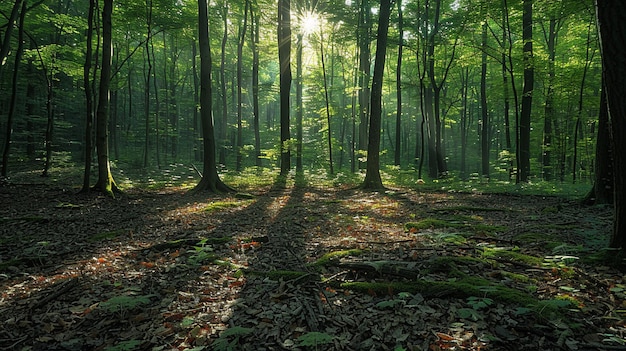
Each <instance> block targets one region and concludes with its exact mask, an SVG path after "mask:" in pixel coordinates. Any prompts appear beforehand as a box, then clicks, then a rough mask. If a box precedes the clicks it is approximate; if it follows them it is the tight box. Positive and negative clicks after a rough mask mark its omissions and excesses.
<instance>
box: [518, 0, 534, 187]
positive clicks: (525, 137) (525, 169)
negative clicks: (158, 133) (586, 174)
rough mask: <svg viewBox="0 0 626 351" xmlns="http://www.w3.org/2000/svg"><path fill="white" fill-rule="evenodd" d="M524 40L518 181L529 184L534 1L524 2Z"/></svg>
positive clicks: (525, 0) (526, 0)
mask: <svg viewBox="0 0 626 351" xmlns="http://www.w3.org/2000/svg"><path fill="white" fill-rule="evenodd" d="M522 26H523V32H522V38H523V40H524V49H523V52H524V58H523V61H524V87H523V90H522V112H521V114H520V118H519V126H518V127H519V131H518V134H519V143H518V177H519V178H518V179H519V181H520V182H528V180H529V177H530V116H531V112H532V111H531V109H532V102H533V89H534V82H535V69H534V62H533V1H532V0H524V11H523V14H522Z"/></svg>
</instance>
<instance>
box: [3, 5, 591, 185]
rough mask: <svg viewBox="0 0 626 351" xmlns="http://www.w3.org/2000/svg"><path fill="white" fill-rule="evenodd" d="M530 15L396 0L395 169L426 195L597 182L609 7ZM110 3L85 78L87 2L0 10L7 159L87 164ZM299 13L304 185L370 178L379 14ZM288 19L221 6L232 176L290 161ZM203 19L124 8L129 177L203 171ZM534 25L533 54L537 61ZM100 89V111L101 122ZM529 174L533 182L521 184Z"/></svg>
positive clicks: (374, 8)
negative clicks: (481, 183) (282, 73)
mask: <svg viewBox="0 0 626 351" xmlns="http://www.w3.org/2000/svg"><path fill="white" fill-rule="evenodd" d="M529 2H530V1H515V0H513V1H466V0H454V1H450V0H436V1H435V0H425V1H407V0H404V1H396V2H394V4H393V9H392V11H391V16H390V20H389V33H388V40H387V43H386V48H387V50H386V62H385V67H384V69H385V70H384V75H383V80H382V99H381V101H382V106H381V108H382V114H381V116H382V117H381V137H380V159H381V161H380V164H381V168H383V170H386V171H390V172H395V171H397V170H398V169H399V170H414V171H415V172H416V178H422V179H427V180H428V179H431V180H432V179H437V178H440V177H455V178H458V179H461V180H467V179H469V178H470V177H472V178H474V179H478V178H484V179H495V180H501V181H511V182H515V181H519V180H520V176H521V177H522V178H523V179H522V181H533V182H536V181H540V180H547V181H552V180H555V181H561V182H579V181H589V180H590V179H592V177H593V172H594V160H595V153H594V147H595V144H596V135H597V131H598V113H599V110H600V108H599V107H600V91H601V88H600V87H601V81H602V80H601V64H600V55H599V44H598V36H597V33H596V23H595V9H594V5H593V3H592V1H586V0H567V1H559V2H554V1H544V0H534V1H532V9H533V11H532V13H531V14H528V15H529V16H530V17H528V16H526V17H525V16H524V15H525V14H526V10H525V9H526V8H527V7H524V5H525V4H528V3H529ZM102 3H103V2H101V3H100V8H96V9H95V15H94V16H93V18H92V19H91V21H92V27H93V28H94V29H95V32H94V35H92V36H91V39H90V40H91V44H92V54H91V59H90V62H89V63H90V66H89V69H88V70H87V71H85V70H84V67H85V64H86V61H85V60H86V59H85V54H86V43H87V34H88V28H89V22H90V20H89V2H78V1H71V0H58V1H37V2H35V1H21V0H17V1H4V2H3V3H2V4H0V34H2V35H0V37H1V38H2V53H3V57H2V63H3V64H2V66H1V70H0V91H2V94H1V95H0V129H1V130H2V140H3V143H2V150H3V151H5V150H7V149H9V148H10V149H9V150H8V152H5V153H4V154H5V158H8V159H10V160H12V161H22V160H24V161H26V160H30V161H38V162H41V167H42V168H43V167H48V166H49V164H50V163H51V162H52V163H54V162H65V161H71V162H76V163H80V162H84V158H85V155H86V140H87V139H88V138H86V135H85V133H86V132H85V125H86V123H87V121H88V120H89V119H90V118H94V116H95V111H96V109H97V105H98V103H97V101H98V100H97V95H98V94H99V91H98V89H97V87H98V82H99V79H100V74H99V69H100V68H101V60H102V51H103V47H102V44H101V39H102V33H101V31H100V28H101V24H102V23H101V21H102V19H101V17H102V16H101V15H102V10H103V9H102V8H101V7H102ZM290 3H291V11H290V12H291V16H290V17H291V21H290V28H291V36H290V40H291V46H292V47H293V50H292V51H291V54H290V55H291V58H292V60H291V66H292V67H293V72H294V73H293V84H292V85H291V95H292V96H291V104H290V106H291V107H290V109H291V114H292V115H293V118H291V125H290V128H291V129H292V130H293V133H292V135H291V137H290V138H291V139H290V141H289V142H288V143H284V145H283V148H285V147H287V148H289V149H290V150H292V152H291V157H292V158H294V159H297V160H298V162H300V163H299V164H301V165H304V166H305V167H306V169H310V170H318V169H324V170H327V171H329V172H357V171H359V170H360V169H364V165H365V161H366V160H367V152H366V150H367V145H368V137H369V135H368V132H369V131H368V129H367V127H368V122H369V112H370V109H371V108H372V106H371V102H370V98H369V94H370V91H371V90H370V89H371V80H372V75H373V71H372V68H373V66H374V57H375V54H376V41H377V38H376V33H377V26H378V14H379V9H378V3H375V2H370V1H367V0H362V1H295V0H292V1H290ZM22 4H23V5H24V6H23V10H20V9H21V8H22V7H21V5H22ZM276 6H277V4H276V3H275V2H274V1H265V0H254V1H253V0H241V1H211V2H209V3H208V7H209V8H208V17H209V18H208V22H209V24H210V25H209V28H210V33H209V38H210V45H211V49H212V71H213V72H212V75H211V77H212V78H211V85H212V90H213V94H212V96H213V98H212V100H213V104H212V115H213V120H214V125H215V144H216V156H215V157H216V158H217V164H218V165H220V167H223V169H229V170H236V171H240V170H242V169H244V168H246V167H251V166H262V167H270V168H273V167H278V166H279V163H280V154H281V138H280V135H279V134H280V132H279V129H280V118H279V117H280V116H279V111H280V106H279V104H280V99H279V70H280V66H279V62H278V45H277V38H276V27H277V19H276V11H275V8H276ZM16 9H17V10H16ZM197 11H198V10H197V3H196V2H194V1H187V0H177V1H174V0H149V1H146V2H137V1H131V0H128V1H116V2H115V3H114V4H113V11H112V50H113V51H112V53H113V55H112V59H111V65H112V69H111V84H110V109H109V113H110V116H109V120H108V133H109V135H108V139H109V142H110V145H109V148H110V153H111V154H110V159H111V160H112V161H114V168H115V169H119V170H127V171H129V170H133V169H146V168H149V167H163V166H166V165H168V164H175V163H183V164H189V163H194V162H201V161H202V157H203V155H202V153H203V151H202V150H203V148H202V136H201V128H200V117H199V108H198V107H199V100H198V99H199V87H200V81H199V80H200V79H199V76H198V74H199V65H200V63H199V48H198V38H197V36H198V34H197V33H198V30H197ZM20 13H21V14H22V15H23V16H22V17H20V16H19V14H20ZM529 19H530V20H531V22H529V23H530V26H531V28H532V29H533V31H532V33H531V35H532V38H531V42H532V51H528V50H527V49H526V48H525V45H524V44H525V43H528V42H529V40H528V39H525V35H528V32H526V33H524V28H525V27H526V28H528V22H526V21H528V20H529ZM18 29H21V30H23V35H22V37H21V38H22V39H21V42H22V43H23V47H22V49H21V50H20V49H19V48H18V41H20V36H19V35H18V33H19V32H20V30H18ZM378 39H379V40H380V38H378ZM20 51H23V53H22V54H20V55H19V56H18V53H19V52H20ZM16 58H18V59H19V62H16ZM529 68H532V73H531V74H530V75H529V73H528V71H529ZM15 72H17V73H18V74H13V73H15ZM86 72H88V73H86ZM85 74H88V78H89V82H90V83H89V84H90V85H91V88H92V89H91V94H93V96H94V100H93V101H96V103H94V104H92V106H89V107H87V106H86V98H85V85H84V84H83V80H84V77H85ZM530 77H532V79H533V81H534V82H533V83H534V84H533V85H532V89H528V90H524V88H525V87H529V86H530V85H528V79H529V78H530ZM12 91H15V97H13V94H12V93H11V92H12ZM530 98H532V99H530ZM13 99H14V100H13ZM524 99H527V100H530V101H528V104H525V103H523V100H524ZM88 109H91V111H93V115H90V114H89V113H88V112H87V111H88ZM9 116H11V117H9ZM90 116H91V117H90ZM9 129H11V130H12V134H11V133H9ZM525 131H526V132H525ZM92 133H93V132H92ZM9 141H10V143H9ZM9 145H10V146H9ZM90 145H93V143H92V144H90ZM91 147H92V146H91ZM92 157H93V156H92ZM520 164H522V165H525V166H524V167H525V168H524V169H525V170H526V173H524V172H517V170H518V169H520V167H519V165H520ZM4 168H7V166H5V167H4ZM8 172H9V173H10V168H9V169H8ZM520 173H524V174H520Z"/></svg>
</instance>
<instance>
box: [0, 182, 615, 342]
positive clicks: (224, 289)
mask: <svg viewBox="0 0 626 351" xmlns="http://www.w3.org/2000/svg"><path fill="white" fill-rule="evenodd" d="M9 189H10V191H12V192H13V193H12V194H11V197H10V198H13V199H14V198H18V196H17V195H18V194H21V193H22V192H23V191H30V192H31V196H32V197H33V200H35V201H34V203H35V204H36V206H32V207H30V208H27V207H19V205H18V204H17V203H12V205H11V208H7V207H2V208H0V210H1V211H2V212H0V218H4V219H6V220H3V224H4V226H3V227H2V228H3V229H2V236H0V238H1V239H0V240H2V241H1V242H2V248H0V257H2V261H0V285H1V288H2V289H1V291H2V295H0V315H2V316H3V317H2V320H1V322H3V326H4V329H3V330H2V331H0V340H2V342H3V343H5V341H6V343H9V344H10V345H15V346H16V347H21V348H23V347H32V348H34V349H37V348H39V349H41V348H44V347H50V346H51V347H57V348H66V349H68V348H69V349H72V347H76V345H83V346H84V347H87V348H100V349H107V348H108V349H133V348H135V349H142V348H178V349H181V350H184V349H197V350H200V349H206V350H219V349H236V350H258V349H259V348H266V349H267V348H276V347H281V348H285V349H294V350H297V349H309V348H313V349H314V348H316V347H317V348H318V349H336V350H344V349H382V347H383V346H382V345H385V347H392V348H397V349H406V350H411V349H414V350H415V349H421V350H438V349H454V348H456V349H466V350H482V349H506V348H508V347H510V346H511V345H526V346H527V347H528V349H544V350H557V349H562V348H563V347H568V348H570V349H572V348H573V349H575V348H576V347H577V348H578V349H594V348H595V349H601V348H602V347H603V346H607V347H617V346H619V345H621V343H623V342H625V341H624V339H623V337H622V336H621V335H622V333H624V332H626V329H624V327H623V323H622V321H623V320H624V318H626V313H623V301H625V300H626V294H624V291H626V287H625V286H626V283H625V282H624V280H623V277H622V275H621V273H619V272H618V271H616V270H614V269H613V268H610V267H606V266H602V265H599V264H591V265H590V264H589V263H587V262H592V261H590V260H589V257H590V256H591V254H592V253H595V252H596V250H595V248H597V247H598V245H599V242H600V241H601V240H602V239H601V237H602V236H603V235H606V234H607V233H606V232H603V229H602V228H605V226H606V225H607V223H609V222H610V215H609V214H605V213H604V212H602V211H601V210H599V209H597V208H584V207H580V206H578V205H577V204H575V203H573V202H567V201H565V200H561V199H558V198H546V199H542V200H541V201H542V202H541V203H542V206H540V207H538V206H536V203H537V199H536V198H529V199H526V198H524V197H515V198H511V197H507V196H499V195H490V194H483V195H477V194H462V193H451V192H434V193H428V192H423V191H422V190H420V191H415V192H414V191H410V190H400V189H396V190H394V191H393V193H387V194H380V193H361V192H359V191H356V190H354V189H340V190H331V189H328V188H325V187H312V186H306V187H302V186H300V187H296V186H295V184H294V185H287V186H286V187H272V186H271V185H270V186H268V187H267V188H261V189H255V190H252V189H249V190H252V191H251V192H252V193H254V196H253V197H252V198H245V197H237V196H223V197H220V196H215V195H210V196H198V195H189V194H186V193H185V192H184V191H180V190H175V189H172V188H170V189H168V190H164V189H160V190H155V191H152V190H150V191H146V190H139V189H135V190H134V191H131V192H127V194H125V195H124V196H122V197H121V198H119V199H107V198H103V197H100V196H79V197H75V196H74V195H73V194H71V193H68V192H60V191H58V190H55V189H45V188H40V189H39V191H38V192H33V191H32V189H28V188H19V187H18V188H9ZM494 203H499V204H503V206H502V207H498V209H495V208H494V207H493V204H494ZM59 204H71V206H66V205H62V206H59ZM211 206H213V207H211ZM14 209H19V210H20V215H19V216H14V215H13V212H12V211H14ZM546 209H549V210H546ZM20 218H21V219H20ZM30 218H37V219H36V220H30ZM575 219H576V221H575ZM548 221H549V222H548ZM408 223H420V224H416V225H408ZM5 228H6V229H5ZM8 228H10V230H9V229H8ZM16 232H20V233H22V235H21V236H15V235H13V233H16ZM598 237H600V238H598ZM587 238H593V240H589V241H587ZM8 257H10V258H9V259H6V258H8ZM31 335H32V336H33V337H32V338H31V337H30V336H31ZM315 345H317V346H315ZM389 345H391V346H389Z"/></svg>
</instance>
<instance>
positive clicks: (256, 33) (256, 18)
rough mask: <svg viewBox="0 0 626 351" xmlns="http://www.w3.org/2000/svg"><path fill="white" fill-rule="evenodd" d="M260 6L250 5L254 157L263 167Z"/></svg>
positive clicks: (258, 165)
mask: <svg viewBox="0 0 626 351" xmlns="http://www.w3.org/2000/svg"><path fill="white" fill-rule="evenodd" d="M259 11H260V10H259V9H258V8H256V9H254V8H253V7H250V18H251V23H252V29H251V34H252V40H250V42H251V43H252V113H253V114H254V121H253V124H254V159H255V164H256V166H257V167H262V166H263V163H262V162H261V161H262V160H261V131H260V125H259V114H260V112H259V46H258V44H259V39H260V27H261V14H260V12H259Z"/></svg>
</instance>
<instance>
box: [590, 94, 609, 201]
mask: <svg viewBox="0 0 626 351" xmlns="http://www.w3.org/2000/svg"><path fill="white" fill-rule="evenodd" d="M602 85H603V86H604V84H602ZM610 129H611V125H610V123H609V110H608V106H607V101H606V89H604V88H603V89H602V93H601V94H600V112H599V115H598V136H597V138H596V160H595V172H594V174H595V181H594V184H593V188H592V189H591V191H590V192H589V194H588V195H587V198H586V199H585V202H587V203H593V204H612V203H613V165H612V163H611V161H612V160H613V155H612V152H611V131H610Z"/></svg>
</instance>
